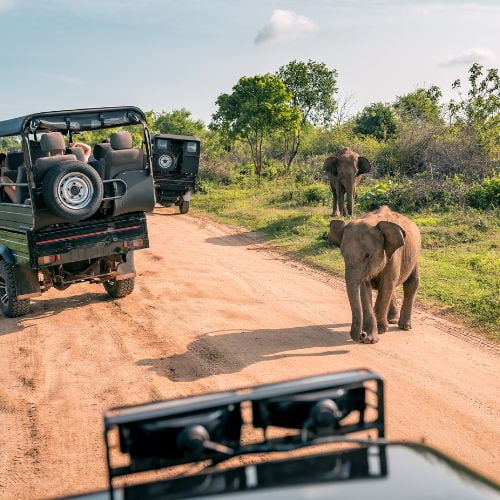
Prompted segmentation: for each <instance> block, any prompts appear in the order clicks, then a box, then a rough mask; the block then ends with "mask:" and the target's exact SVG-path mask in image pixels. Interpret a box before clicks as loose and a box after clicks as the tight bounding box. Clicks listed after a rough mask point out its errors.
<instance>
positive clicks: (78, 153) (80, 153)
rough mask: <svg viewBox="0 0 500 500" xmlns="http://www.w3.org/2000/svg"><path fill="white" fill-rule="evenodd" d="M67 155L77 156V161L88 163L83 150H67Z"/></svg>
mask: <svg viewBox="0 0 500 500" xmlns="http://www.w3.org/2000/svg"><path fill="white" fill-rule="evenodd" d="M66 154H69V155H75V156H76V159H77V160H78V161H83V162H85V163H86V162H87V158H85V153H84V152H83V149H82V148H76V147H75V148H67V149H66Z"/></svg>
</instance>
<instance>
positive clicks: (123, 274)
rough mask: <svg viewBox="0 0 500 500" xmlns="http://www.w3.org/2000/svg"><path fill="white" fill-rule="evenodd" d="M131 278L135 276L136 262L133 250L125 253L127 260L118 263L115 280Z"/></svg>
mask: <svg viewBox="0 0 500 500" xmlns="http://www.w3.org/2000/svg"><path fill="white" fill-rule="evenodd" d="M129 278H135V264H134V252H133V251H130V252H128V253H127V254H125V262H122V263H121V264H118V269H117V270H116V276H115V281H121V280H126V279H129Z"/></svg>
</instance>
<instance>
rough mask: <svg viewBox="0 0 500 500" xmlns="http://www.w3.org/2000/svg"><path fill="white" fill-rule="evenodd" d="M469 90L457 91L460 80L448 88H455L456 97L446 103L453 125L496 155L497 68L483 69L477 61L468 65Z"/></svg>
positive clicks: (499, 124) (499, 127)
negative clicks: (462, 92)
mask: <svg viewBox="0 0 500 500" xmlns="http://www.w3.org/2000/svg"><path fill="white" fill-rule="evenodd" d="M469 83H470V90H469V91H468V93H467V97H464V96H463V95H462V94H461V93H460V89H461V88H462V84H461V82H460V80H456V81H455V82H454V83H453V85H452V88H453V89H455V90H458V92H459V100H458V101H455V100H452V101H451V102H450V103H449V105H448V110H449V113H450V119H451V121H452V123H453V124H454V125H457V126H459V127H460V128H462V129H465V131H466V132H468V133H469V134H471V135H473V136H474V137H475V139H476V140H477V142H478V143H479V144H480V145H481V146H482V147H483V148H484V149H485V150H486V151H487V152H488V153H489V154H491V155H492V156H493V157H494V158H495V157H498V155H499V149H500V146H499V140H498V137H500V111H499V110H500V78H499V75H498V69H497V68H490V69H488V70H486V74H485V70H484V68H483V66H481V65H480V64H477V63H476V64H473V65H472V66H471V67H470V69H469Z"/></svg>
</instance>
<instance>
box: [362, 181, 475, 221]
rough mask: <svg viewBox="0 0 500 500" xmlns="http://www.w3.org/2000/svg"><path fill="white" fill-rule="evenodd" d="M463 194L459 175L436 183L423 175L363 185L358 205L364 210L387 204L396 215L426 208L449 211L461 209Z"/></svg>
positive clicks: (463, 187) (464, 188) (462, 182)
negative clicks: (404, 179)
mask: <svg viewBox="0 0 500 500" xmlns="http://www.w3.org/2000/svg"><path fill="white" fill-rule="evenodd" d="M466 193H467V187H466V184H465V182H464V180H463V179H462V178H461V177H460V176H454V177H448V178H445V179H444V180H443V179H440V180H437V179H434V178H432V177H431V176H429V175H426V174H424V175H420V176H415V177H414V178H413V179H412V180H406V181H405V182H401V183H395V182H392V181H385V182H379V183H378V184H375V185H373V186H363V187H362V188H361V189H360V190H359V195H358V200H357V202H358V206H359V208H360V209H361V210H363V211H364V210H374V209H376V208H378V207H380V206H381V205H388V206H390V207H391V208H392V209H393V210H396V211H398V212H418V211H420V210H423V209H428V208H436V209H440V210H449V209H451V208H453V207H457V206H458V207H462V208H463V207H464V206H465V204H466Z"/></svg>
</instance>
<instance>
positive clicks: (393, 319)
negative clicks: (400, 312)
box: [387, 317, 398, 325]
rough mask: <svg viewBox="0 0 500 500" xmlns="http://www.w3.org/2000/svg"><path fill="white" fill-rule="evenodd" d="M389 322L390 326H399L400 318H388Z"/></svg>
mask: <svg viewBox="0 0 500 500" xmlns="http://www.w3.org/2000/svg"><path fill="white" fill-rule="evenodd" d="M387 322H388V323H389V324H391V325H395V324H397V322H398V318H397V317H395V318H388V319H387Z"/></svg>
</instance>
